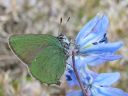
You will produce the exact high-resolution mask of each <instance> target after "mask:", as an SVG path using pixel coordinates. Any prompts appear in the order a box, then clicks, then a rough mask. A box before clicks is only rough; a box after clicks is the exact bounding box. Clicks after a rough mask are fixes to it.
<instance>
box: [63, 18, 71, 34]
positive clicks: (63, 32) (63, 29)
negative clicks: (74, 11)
mask: <svg viewBox="0 0 128 96" xmlns="http://www.w3.org/2000/svg"><path fill="white" fill-rule="evenodd" d="M69 20H70V17H68V19H67V21H66V22H65V26H66V25H67V23H68V22H69ZM63 31H64V28H62V31H61V33H63V34H64V32H63Z"/></svg>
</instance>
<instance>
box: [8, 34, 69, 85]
mask: <svg viewBox="0 0 128 96" xmlns="http://www.w3.org/2000/svg"><path fill="white" fill-rule="evenodd" d="M9 45H10V48H11V49H12V51H13V52H14V53H15V54H16V55H17V57H19V58H20V59H21V60H22V61H23V62H24V63H26V64H27V65H28V68H29V69H30V72H31V74H32V75H33V76H34V77H35V78H37V79H38V80H39V81H41V82H43V83H47V84H53V83H58V81H59V79H60V77H61V76H62V74H63V73H64V70H65V66H66V59H67V55H66V53H67V52H66V51H67V49H68V47H69V42H68V40H67V37H66V36H65V35H62V34H61V35H59V36H58V37H54V36H52V35H47V34H28V35H27V34H26V35H13V36H11V37H10V38H9Z"/></svg>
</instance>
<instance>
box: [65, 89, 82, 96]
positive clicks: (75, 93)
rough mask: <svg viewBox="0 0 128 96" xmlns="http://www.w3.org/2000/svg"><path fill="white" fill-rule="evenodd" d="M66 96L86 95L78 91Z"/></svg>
mask: <svg viewBox="0 0 128 96" xmlns="http://www.w3.org/2000/svg"><path fill="white" fill-rule="evenodd" d="M66 96H84V95H83V93H82V91H81V90H78V91H72V92H69V93H67V95H66Z"/></svg>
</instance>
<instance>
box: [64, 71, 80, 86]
mask: <svg viewBox="0 0 128 96" xmlns="http://www.w3.org/2000/svg"><path fill="white" fill-rule="evenodd" d="M65 76H66V81H67V84H68V86H69V87H73V86H79V82H78V81H77V78H76V75H75V74H74V71H73V70H66V73H65Z"/></svg>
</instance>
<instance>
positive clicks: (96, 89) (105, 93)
mask: <svg viewBox="0 0 128 96" xmlns="http://www.w3.org/2000/svg"><path fill="white" fill-rule="evenodd" d="M80 74H81V77H82V78H81V79H82V80H81V81H82V82H83V84H84V86H85V88H86V89H87V90H88V96H128V93H126V92H124V91H123V90H121V89H118V88H113V87H111V85H112V84H113V83H115V82H116V81H117V80H119V78H120V73H118V72H114V73H101V74H94V73H93V72H91V71H89V70H84V72H83V73H80ZM73 94H77V95H75V96H83V94H82V92H81V91H80V90H78V91H72V92H69V93H68V94H67V96H74V95H73Z"/></svg>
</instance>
